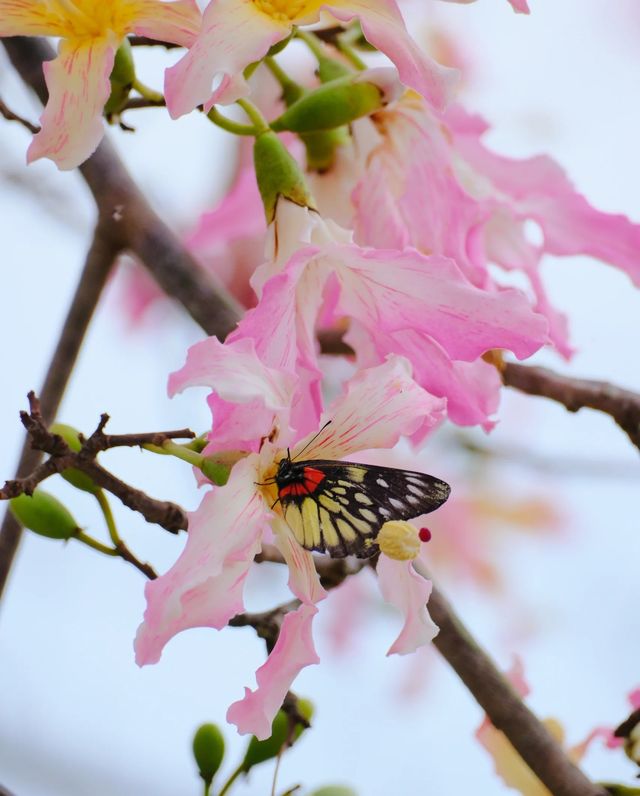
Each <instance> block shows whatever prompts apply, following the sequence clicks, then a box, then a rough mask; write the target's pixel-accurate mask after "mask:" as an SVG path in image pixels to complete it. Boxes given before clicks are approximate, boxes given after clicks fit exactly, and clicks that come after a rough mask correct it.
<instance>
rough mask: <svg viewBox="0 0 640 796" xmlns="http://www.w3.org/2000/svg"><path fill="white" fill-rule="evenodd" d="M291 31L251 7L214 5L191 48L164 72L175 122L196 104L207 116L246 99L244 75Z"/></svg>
mask: <svg viewBox="0 0 640 796" xmlns="http://www.w3.org/2000/svg"><path fill="white" fill-rule="evenodd" d="M290 30H291V25H290V24H284V23H282V22H276V21H274V20H272V19H270V18H269V17H268V16H266V14H263V13H261V12H260V11H258V10H257V9H256V8H255V6H254V5H253V3H252V2H246V0H245V1H244V2H238V0H212V2H210V3H209V5H208V6H207V8H206V10H205V12H204V16H203V19H202V30H201V32H200V33H199V34H198V36H197V38H196V39H195V41H194V43H193V45H192V46H191V49H190V50H189V52H188V53H187V54H186V55H184V56H183V57H182V58H181V59H180V60H179V61H178V63H177V64H175V65H174V66H172V67H171V68H170V69H167V71H166V73H165V96H166V100H167V107H168V109H169V113H170V114H171V117H172V118H173V119H177V118H178V117H179V116H182V115H183V114H185V113H189V112H190V111H192V110H193V109H194V108H195V107H196V106H198V105H204V109H205V112H206V111H208V110H210V109H211V108H212V107H213V105H214V104H216V103H221V104H229V103H232V102H235V101H236V100H237V99H239V98H240V97H244V96H246V95H247V94H248V93H249V86H248V84H247V82H246V80H245V79H244V77H243V75H242V72H243V70H244V69H245V67H247V66H248V65H249V64H250V63H252V62H253V61H257V60H259V59H260V58H262V56H263V55H265V54H266V52H267V51H268V50H269V48H270V47H271V45H273V44H275V43H276V42H278V41H280V40H281V39H283V38H285V36H287V35H288V33H289V31H290ZM218 78H221V81H220V83H219V85H218V86H217V87H216V88H215V89H214V87H213V86H214V82H215V81H216V79H218Z"/></svg>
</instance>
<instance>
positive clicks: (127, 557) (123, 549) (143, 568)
mask: <svg viewBox="0 0 640 796" xmlns="http://www.w3.org/2000/svg"><path fill="white" fill-rule="evenodd" d="M115 549H116V551H117V553H118V555H119V556H120V558H122V559H123V560H124V561H127V562H128V563H129V564H132V565H133V566H134V567H135V568H136V569H138V570H140V572H142V574H143V575H144V576H145V577H147V578H149V580H155V579H156V578H157V577H158V573H157V572H156V571H155V569H154V568H153V567H152V566H151V564H145V563H144V562H143V561H140V559H138V558H136V556H134V554H133V553H132V552H131V550H129V548H128V547H127V546H126V544H125V543H124V542H123V541H122V540H120V541H119V542H118V544H116V546H115Z"/></svg>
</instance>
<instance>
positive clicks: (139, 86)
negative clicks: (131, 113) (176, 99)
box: [132, 77, 164, 102]
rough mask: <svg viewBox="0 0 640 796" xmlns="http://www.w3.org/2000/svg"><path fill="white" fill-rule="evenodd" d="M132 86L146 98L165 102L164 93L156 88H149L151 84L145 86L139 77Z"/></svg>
mask: <svg viewBox="0 0 640 796" xmlns="http://www.w3.org/2000/svg"><path fill="white" fill-rule="evenodd" d="M132 88H133V89H134V90H135V91H137V92H138V94H140V96H141V97H144V98H145V99H148V100H151V101H152V102H164V94H162V93H161V92H160V91H154V89H152V88H149V86H145V84H144V83H141V82H140V81H139V80H138V78H137V77H136V78H134V80H133V84H132Z"/></svg>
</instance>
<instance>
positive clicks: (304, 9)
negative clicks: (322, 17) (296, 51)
mask: <svg viewBox="0 0 640 796" xmlns="http://www.w3.org/2000/svg"><path fill="white" fill-rule="evenodd" d="M253 4H254V5H255V7H256V8H257V9H258V11H262V13H263V14H266V15H267V16H268V17H271V19H273V20H275V21H276V22H295V21H296V20H297V19H300V18H303V17H306V16H308V15H309V14H313V13H314V12H315V11H317V10H318V9H319V8H320V6H321V4H322V2H321V0H253Z"/></svg>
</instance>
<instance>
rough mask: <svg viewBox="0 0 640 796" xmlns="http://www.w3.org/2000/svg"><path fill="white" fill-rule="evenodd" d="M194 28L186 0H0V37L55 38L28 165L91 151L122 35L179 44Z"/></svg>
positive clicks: (194, 12)
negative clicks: (56, 44)
mask: <svg viewBox="0 0 640 796" xmlns="http://www.w3.org/2000/svg"><path fill="white" fill-rule="evenodd" d="M199 26H200V12H199V11H198V7H197V5H196V3H195V2H194V0H175V1H174V2H167V3H165V2H161V0H109V2H100V1H99V0H0V36H56V37H60V45H59V51H58V57H57V58H56V59H55V60H54V61H49V62H48V63H46V64H45V65H44V75H45V80H46V82H47V88H48V89H49V101H48V102H47V106H46V108H45V110H44V113H43V114H42V117H41V119H40V123H41V126H42V129H41V130H40V132H39V133H37V134H36V136H35V137H34V139H33V141H32V143H31V146H30V147H29V150H28V153H27V160H28V162H32V161H34V160H37V159H38V158H43V157H47V158H51V160H53V161H54V162H55V163H56V164H57V165H58V167H59V168H60V169H72V168H75V167H76V166H78V165H79V164H80V163H82V162H83V161H84V160H86V159H87V158H88V157H89V155H91V153H92V152H93V151H94V150H95V148H96V147H97V146H98V144H99V143H100V140H101V139H102V136H103V134H104V127H103V123H102V111H103V108H104V105H105V103H106V101H107V100H108V98H109V94H110V93H111V85H110V83H109V75H110V74H111V70H112V68H113V62H114V57H115V53H116V50H117V49H118V46H119V44H120V42H121V41H122V40H123V38H124V37H125V36H126V35H127V34H128V33H138V34H140V35H142V36H150V37H152V38H155V39H159V40H161V41H170V42H173V43H175V44H180V45H183V46H187V45H189V44H190V43H191V42H192V41H193V39H194V36H195V35H196V32H197V31H198V29H199Z"/></svg>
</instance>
